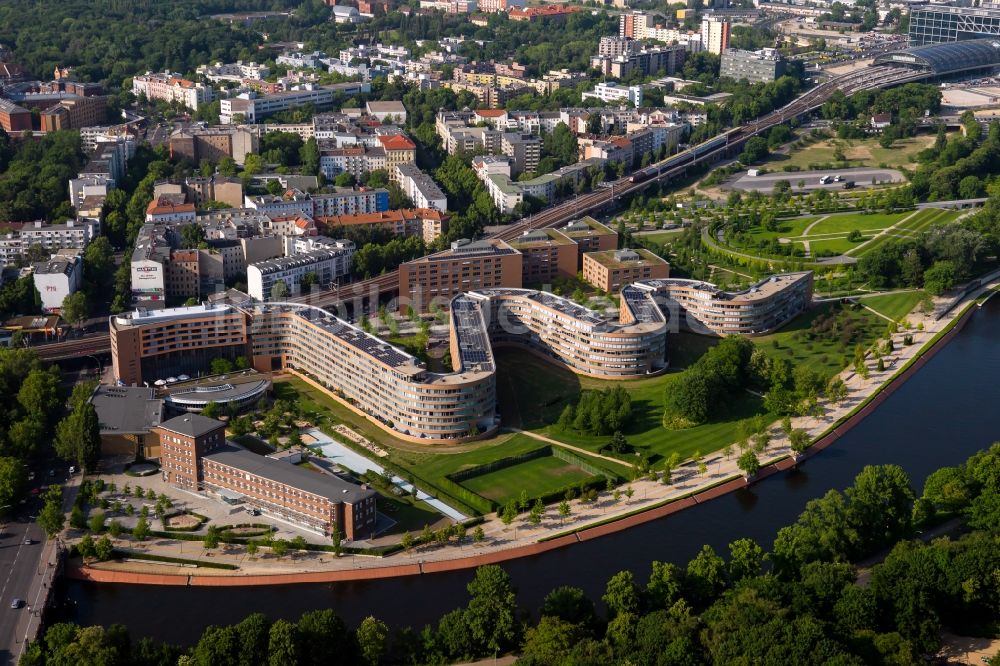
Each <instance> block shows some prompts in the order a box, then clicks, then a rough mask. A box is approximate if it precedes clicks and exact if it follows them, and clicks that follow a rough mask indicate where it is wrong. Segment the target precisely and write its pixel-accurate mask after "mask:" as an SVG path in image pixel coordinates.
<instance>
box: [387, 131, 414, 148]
mask: <svg viewBox="0 0 1000 666" xmlns="http://www.w3.org/2000/svg"><path fill="white" fill-rule="evenodd" d="M378 140H379V142H380V143H381V144H382V147H383V148H385V149H386V150H416V149H417V146H416V144H415V143H413V142H412V141H410V140H409V139H407V138H406V137H405V136H403V135H402V134H395V135H393V136H380V137H379V138H378Z"/></svg>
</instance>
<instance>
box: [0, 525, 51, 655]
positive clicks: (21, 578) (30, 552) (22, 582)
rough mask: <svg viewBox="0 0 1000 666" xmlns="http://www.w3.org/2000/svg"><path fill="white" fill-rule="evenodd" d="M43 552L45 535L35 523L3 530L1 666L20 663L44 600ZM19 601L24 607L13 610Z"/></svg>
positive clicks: (0, 535)
mask: <svg viewBox="0 0 1000 666" xmlns="http://www.w3.org/2000/svg"><path fill="white" fill-rule="evenodd" d="M26 536H27V537H28V538H30V539H31V541H32V543H31V545H27V544H25V543H24V539H25V537H26ZM43 550H45V534H44V532H42V528H40V527H39V526H38V525H37V524H35V523H34V522H11V523H9V524H7V525H5V526H4V527H3V530H2V531H0V666H2V665H6V664H13V663H16V662H17V656H18V654H19V653H20V651H21V643H20V641H22V640H23V638H24V634H25V631H26V630H27V628H28V626H27V625H28V620H29V616H30V615H31V614H32V612H33V611H34V609H35V607H36V602H39V601H40V600H41V599H40V591H41V590H42V587H41V585H40V584H39V580H40V578H41V576H40V575H39V573H40V568H41V567H43V566H44V565H43V564H42V553H43ZM15 598H17V599H23V600H24V603H22V604H21V607H20V608H17V609H14V608H11V607H10V605H11V601H12V600H13V599H15Z"/></svg>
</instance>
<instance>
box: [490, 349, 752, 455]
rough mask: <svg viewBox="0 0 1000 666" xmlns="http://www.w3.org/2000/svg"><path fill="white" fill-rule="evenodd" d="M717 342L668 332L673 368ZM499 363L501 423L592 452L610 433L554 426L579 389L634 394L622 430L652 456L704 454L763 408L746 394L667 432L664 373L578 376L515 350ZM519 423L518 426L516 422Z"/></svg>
mask: <svg viewBox="0 0 1000 666" xmlns="http://www.w3.org/2000/svg"><path fill="white" fill-rule="evenodd" d="M716 342H718V338H713V337H709V336H700V335H695V334H693V333H678V334H671V335H670V336H669V338H668V342H667V345H668V346H669V348H670V362H671V367H672V368H675V367H676V368H678V369H679V368H684V367H687V366H689V365H690V364H691V363H693V362H694V361H695V360H697V359H698V358H699V357H700V356H701V355H702V354H703V353H704V352H705V350H707V349H708V348H709V347H710V346H712V345H714V344H715V343H716ZM497 366H498V372H497V394H498V400H499V401H500V409H501V411H500V415H501V423H502V424H503V425H505V426H508V427H520V428H523V429H526V430H533V431H535V432H540V433H542V434H544V435H546V436H547V437H551V438H553V439H556V440H559V441H562V442H566V443H567V444H572V445H574V446H579V447H582V448H585V449H587V450H588V451H593V452H595V453H596V452H597V451H598V450H599V449H600V448H601V447H603V446H604V445H606V444H607V443H608V440H609V437H608V436H605V435H600V436H597V435H588V434H584V433H578V432H574V431H568V432H567V431H562V430H560V429H559V428H558V427H557V426H556V425H555V422H556V421H557V420H558V418H559V414H560V413H561V412H562V410H563V409H564V408H565V406H566V405H567V404H571V403H572V404H575V403H576V402H577V400H579V396H580V391H581V390H585V389H604V388H613V387H615V386H622V387H624V388H625V389H626V390H627V391H628V392H629V396H630V397H631V398H632V419H631V422H630V423H629V427H628V428H627V429H626V431H625V433H624V434H625V436H626V438H628V440H629V443H630V444H632V445H633V446H635V447H638V448H642V449H647V450H648V451H649V452H650V453H651V454H653V455H654V456H655V457H660V456H669V455H670V453H672V452H674V451H676V452H677V453H679V454H680V455H681V456H684V457H686V456H689V455H691V454H692V453H694V452H695V451H700V452H702V453H707V452H709V451H715V450H717V449H721V448H723V447H724V446H725V445H726V444H729V443H731V442H732V441H734V440H735V438H736V423H737V421H739V420H740V419H743V418H746V417H748V416H752V415H754V414H759V413H763V408H762V406H761V400H760V399H759V398H757V397H756V396H753V395H751V394H749V393H748V394H745V395H741V396H738V397H737V398H736V399H735V400H733V401H732V403H731V404H730V405H729V406H728V407H727V409H726V410H725V411H724V412H723V413H722V414H721V415H720V417H719V418H718V419H717V421H716V422H714V423H708V424H704V425H700V426H697V427H695V428H689V429H687V430H675V431H668V430H666V429H665V428H663V425H662V419H663V391H664V386H665V385H666V383H667V379H666V376H659V377H650V378H647V379H635V380H628V381H605V380H599V379H591V378H589V377H578V376H576V375H574V374H573V373H571V372H569V371H567V370H564V369H562V368H559V367H557V366H555V365H553V364H551V363H549V362H548V361H545V360H543V359H540V358H538V357H537V356H534V355H532V354H529V353H528V352H525V351H523V350H519V349H502V350H499V351H498V352H497ZM508 415H509V416H508ZM515 419H517V420H515ZM518 423H519V424H520V425H515V424H518ZM505 455H512V453H505ZM601 462H602V464H603V461H601Z"/></svg>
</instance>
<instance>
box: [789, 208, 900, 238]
mask: <svg viewBox="0 0 1000 666" xmlns="http://www.w3.org/2000/svg"><path fill="white" fill-rule="evenodd" d="M912 214H913V212H912V211H907V212H904V213H888V214H886V213H870V214H863V213H841V214H837V215H831V216H830V217H828V218H827V219H825V220H823V221H822V222H820V223H819V224H817V225H816V226H815V227H813V228H812V229H811V230H810V232H809V235H810V236H822V235H824V234H834V233H845V234H846V233H849V232H851V231H853V230H855V229H857V230H858V231H868V230H870V229H885V228H886V227H891V226H892V225H894V224H896V223H897V222H899V221H900V220H902V219H903V218H904V217H906V216H907V215H912Z"/></svg>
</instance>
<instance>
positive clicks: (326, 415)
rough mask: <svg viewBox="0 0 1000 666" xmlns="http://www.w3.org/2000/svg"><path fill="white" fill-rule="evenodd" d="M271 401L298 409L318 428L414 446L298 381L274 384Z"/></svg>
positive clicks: (284, 380) (392, 444) (403, 446)
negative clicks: (335, 428)
mask: <svg viewBox="0 0 1000 666" xmlns="http://www.w3.org/2000/svg"><path fill="white" fill-rule="evenodd" d="M274 397H275V398H276V399H280V400H288V401H290V402H293V403H296V404H298V405H299V409H300V410H301V413H302V415H303V416H305V417H306V418H307V419H309V420H311V421H312V422H313V423H316V424H317V425H321V426H322V425H335V424H337V423H345V424H347V425H348V426H350V427H351V428H352V429H353V430H355V431H356V432H358V433H361V434H362V435H364V436H365V437H367V438H368V439H370V440H372V441H373V442H379V443H381V444H386V445H388V446H390V447H392V448H397V447H400V448H407V447H412V446H415V445H413V444H409V443H408V442H403V441H402V440H399V439H396V438H395V437H393V436H392V435H390V434H389V433H387V432H386V431H385V430H382V429H381V428H379V427H378V426H376V425H375V424H373V423H372V422H371V421H369V420H368V419H366V418H365V417H363V416H360V415H358V414H355V413H354V412H352V411H351V410H350V409H348V408H347V407H345V406H344V405H342V404H340V403H339V402H337V401H336V400H334V399H333V398H331V397H330V396H329V395H327V394H326V393H324V392H323V391H320V390H319V389H317V388H313V387H312V386H310V385H309V384H306V383H305V382H304V381H302V380H301V379H299V378H298V377H288V378H286V379H283V380H280V381H276V382H275V383H274Z"/></svg>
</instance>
